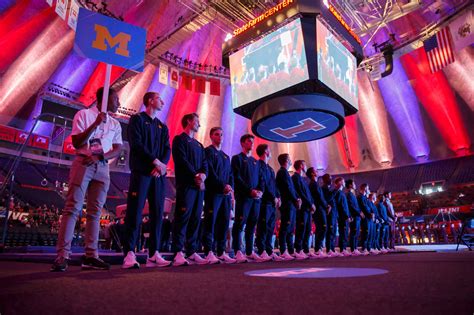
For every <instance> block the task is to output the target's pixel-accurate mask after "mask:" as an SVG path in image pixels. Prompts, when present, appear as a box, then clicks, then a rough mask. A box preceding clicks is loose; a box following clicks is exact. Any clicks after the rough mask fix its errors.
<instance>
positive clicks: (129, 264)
mask: <svg viewBox="0 0 474 315" xmlns="http://www.w3.org/2000/svg"><path fill="white" fill-rule="evenodd" d="M138 268H140V264H139V263H138V261H137V256H135V253H134V252H132V251H130V252H128V253H127V256H125V258H124V259H123V264H122V269H138Z"/></svg>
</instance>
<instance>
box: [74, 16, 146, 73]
mask: <svg viewBox="0 0 474 315" xmlns="http://www.w3.org/2000/svg"><path fill="white" fill-rule="evenodd" d="M145 44H146V30H145V29H143V28H141V27H138V26H134V25H131V24H128V23H125V22H121V21H118V20H116V19H113V18H110V17H108V16H105V15H102V14H99V13H97V12H93V11H89V10H87V9H84V8H80V9H79V17H78V21H77V28H76V38H75V41H74V51H75V52H76V53H78V54H79V55H80V56H83V57H87V58H90V59H95V60H98V61H102V62H105V63H108V64H113V65H116V66H119V67H123V68H126V69H130V70H133V71H137V72H142V71H143V66H144V60H145Z"/></svg>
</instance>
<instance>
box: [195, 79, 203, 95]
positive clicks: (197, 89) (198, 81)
mask: <svg viewBox="0 0 474 315" xmlns="http://www.w3.org/2000/svg"><path fill="white" fill-rule="evenodd" d="M194 79H195V83H194V92H197V93H203V94H204V93H206V78H205V77H200V76H196V77H195V78H194Z"/></svg>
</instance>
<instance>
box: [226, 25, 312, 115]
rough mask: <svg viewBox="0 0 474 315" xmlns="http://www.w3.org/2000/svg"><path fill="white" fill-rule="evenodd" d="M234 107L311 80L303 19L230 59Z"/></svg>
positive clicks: (260, 40)
mask: <svg viewBox="0 0 474 315" xmlns="http://www.w3.org/2000/svg"><path fill="white" fill-rule="evenodd" d="M229 63H230V78H231V84H232V106H233V108H237V107H240V106H242V105H245V104H248V103H250V102H253V101H255V100H258V99H260V98H262V97H265V96H268V95H270V94H273V93H275V92H278V91H281V90H283V89H286V88H289V87H291V86H293V85H296V84H298V83H301V82H303V81H306V80H308V79H309V75H308V67H307V62H306V53H305V47H304V39H303V31H302V28H301V20H300V19H296V20H294V21H292V22H290V23H288V24H286V25H284V26H282V27H280V28H279V29H277V30H275V31H273V32H272V33H270V34H268V35H266V36H265V37H263V38H261V39H259V40H258V41H256V42H254V43H252V44H250V45H249V46H247V47H245V48H244V49H241V50H239V51H237V52H236V53H234V54H232V55H230V56H229Z"/></svg>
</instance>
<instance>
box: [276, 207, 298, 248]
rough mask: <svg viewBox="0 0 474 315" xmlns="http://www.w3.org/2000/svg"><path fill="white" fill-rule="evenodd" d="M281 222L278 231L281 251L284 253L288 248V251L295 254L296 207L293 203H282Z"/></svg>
mask: <svg viewBox="0 0 474 315" xmlns="http://www.w3.org/2000/svg"><path fill="white" fill-rule="evenodd" d="M280 212H281V224H280V231H279V233H278V241H279V243H280V253H281V254H283V253H284V252H285V251H286V249H287V248H288V252H289V253H290V254H293V253H294V252H295V247H294V244H293V232H294V230H295V224H296V208H295V207H294V206H293V204H291V203H290V204H282V206H281V208H280Z"/></svg>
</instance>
